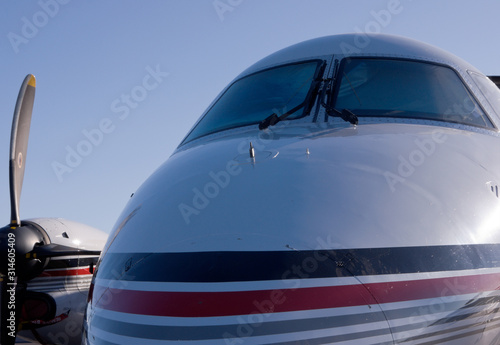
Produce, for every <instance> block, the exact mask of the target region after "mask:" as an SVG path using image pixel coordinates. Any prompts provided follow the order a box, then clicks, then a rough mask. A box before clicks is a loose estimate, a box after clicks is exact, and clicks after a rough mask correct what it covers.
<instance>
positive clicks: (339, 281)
mask: <svg viewBox="0 0 500 345" xmlns="http://www.w3.org/2000/svg"><path fill="white" fill-rule="evenodd" d="M478 273H481V274H493V273H498V274H500V268H485V269H481V270H465V271H448V272H420V273H402V274H391V275H382V274H380V275H374V276H361V277H340V278H315V279H314V278H313V279H283V280H261V281H239V282H224V283H221V282H216V283H179V282H156V281H153V282H151V281H130V280H118V279H101V278H96V284H98V285H101V286H106V287H110V288H117V289H127V290H140V291H183V292H203V291H212V292H215V291H253V290H276V289H290V288H294V289H296V288H299V287H300V288H305V287H319V286H336V285H356V284H359V283H360V282H361V283H363V284H369V283H383V282H387V281H391V282H395V281H407V280H417V279H432V278H453V277H459V276H470V275H477V274H478Z"/></svg>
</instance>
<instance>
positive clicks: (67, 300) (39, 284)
mask: <svg viewBox="0 0 500 345" xmlns="http://www.w3.org/2000/svg"><path fill="white" fill-rule="evenodd" d="M28 221H29V222H30V223H34V224H37V225H38V226H40V227H41V228H42V229H43V230H44V231H45V232H46V233H47V235H48V237H49V239H50V243H55V244H60V245H65V246H71V247H73V248H80V249H86V250H97V251H99V250H101V249H102V244H103V243H104V242H105V241H106V238H107V234H106V233H104V232H103V231H101V230H98V229H95V228H92V227H90V226H88V225H84V224H81V223H77V222H74V221H70V220H66V219H62V218H37V219H30V220H28ZM96 262H97V256H62V257H57V258H52V259H50V261H49V263H48V265H47V267H46V268H45V270H44V272H43V273H42V274H41V275H40V276H38V277H36V278H34V279H32V280H30V281H29V283H28V287H27V290H28V292H29V293H35V294H39V293H41V294H46V295H48V296H50V298H52V300H53V303H54V305H55V310H54V311H53V313H52V314H53V315H52V317H51V318H50V319H49V320H32V321H31V322H29V324H24V325H23V328H24V329H25V330H23V331H20V332H19V333H18V337H19V338H20V339H26V340H30V341H37V342H38V341H42V343H49V344H71V345H76V344H80V343H81V325H82V322H83V316H84V311H85V305H86V301H87V296H88V291H89V286H90V281H91V277H92V273H91V272H90V265H91V263H93V265H95V263H96ZM30 328H32V330H31V329H30Z"/></svg>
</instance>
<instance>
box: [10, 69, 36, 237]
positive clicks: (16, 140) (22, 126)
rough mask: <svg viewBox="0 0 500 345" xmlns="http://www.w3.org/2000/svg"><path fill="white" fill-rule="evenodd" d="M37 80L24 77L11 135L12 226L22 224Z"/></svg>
mask: <svg viewBox="0 0 500 345" xmlns="http://www.w3.org/2000/svg"><path fill="white" fill-rule="evenodd" d="M35 88H36V80H35V77H34V76H33V75H31V74H28V75H27V76H26V78H24V81H23V84H22V85H21V89H20V90H19V95H18V97H17V102H16V108H15V110H14V119H13V120H12V132H11V137H10V161H9V168H10V175H9V182H10V205H11V217H10V219H11V227H19V226H21V218H20V217H19V200H20V196H21V190H22V187H23V179H24V168H25V163H26V153H27V151H28V138H29V132H30V124H31V114H32V110H33V102H34V100H35Z"/></svg>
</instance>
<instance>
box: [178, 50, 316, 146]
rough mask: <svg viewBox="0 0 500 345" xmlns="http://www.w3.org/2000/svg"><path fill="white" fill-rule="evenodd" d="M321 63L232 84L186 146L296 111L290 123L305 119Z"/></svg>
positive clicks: (295, 66) (274, 70)
mask: <svg viewBox="0 0 500 345" xmlns="http://www.w3.org/2000/svg"><path fill="white" fill-rule="evenodd" d="M321 65H322V61H320V60H315V61H308V62H303V63H297V64H290V65H284V66H280V67H276V68H272V69H268V70H264V71H262V72H258V73H255V74H251V75H249V76H246V77H244V78H242V79H240V80H238V81H236V82H235V83H233V84H232V85H231V86H230V87H229V88H228V89H227V90H226V92H225V93H224V94H223V95H222V96H221V97H220V98H219V100H218V101H217V102H216V103H215V104H214V105H213V106H212V108H211V109H210V110H209V111H208V112H207V113H206V114H205V116H204V117H203V118H202V119H201V120H200V122H199V123H198V125H197V126H196V127H195V128H194V129H193V130H192V131H191V133H189V135H188V136H187V137H186V139H185V140H184V142H188V141H191V140H193V139H196V138H199V137H201V136H204V135H207V134H211V133H215V132H218V131H222V130H225V129H230V128H235V127H241V126H246V125H250V124H258V123H259V122H260V121H262V120H264V119H265V118H267V117H268V116H269V115H271V114H273V113H275V114H277V115H278V116H279V115H281V114H284V113H286V112H288V111H290V110H291V109H294V108H296V107H297V110H296V111H295V112H293V113H292V114H290V116H288V117H287V119H296V118H299V117H302V116H304V115H306V114H305V111H304V110H305V109H307V104H308V101H309V97H310V95H311V91H312V88H313V86H314V85H315V83H314V81H315V79H316V77H317V74H318V73H319V69H320V66H321Z"/></svg>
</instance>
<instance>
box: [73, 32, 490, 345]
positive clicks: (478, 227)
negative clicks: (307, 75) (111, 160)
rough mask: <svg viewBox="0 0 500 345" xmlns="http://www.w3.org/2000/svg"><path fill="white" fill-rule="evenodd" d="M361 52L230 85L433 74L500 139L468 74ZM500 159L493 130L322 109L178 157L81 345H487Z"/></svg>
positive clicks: (390, 49)
mask: <svg viewBox="0 0 500 345" xmlns="http://www.w3.org/2000/svg"><path fill="white" fill-rule="evenodd" d="M362 38H363V37H361V36H357V35H339V36H332V37H326V38H320V39H316V40H311V41H307V42H304V43H301V44H298V45H295V46H292V47H290V48H287V49H284V50H282V51H280V52H277V53H275V54H273V55H271V56H270V57H267V58H265V59H263V60H261V61H260V62H257V63H256V64H255V65H254V66H252V67H250V68H249V69H248V70H246V71H245V72H243V73H242V75H240V76H239V77H238V78H240V77H242V76H245V75H247V74H250V73H254V72H256V71H259V70H262V69H265V68H269V67H270V66H277V65H281V64H285V63H289V62H291V61H302V60H310V59H315V58H318V57H322V58H323V59H324V58H325V57H327V59H329V60H328V61H327V62H328V63H331V62H332V61H333V60H332V58H333V59H339V60H341V59H342V58H344V57H345V56H346V55H348V56H360V55H363V56H371V57H381V56H384V57H393V58H394V57H401V58H405V59H412V60H421V61H432V62H438V63H440V64H444V65H447V66H450V67H451V68H453V69H454V70H455V71H456V72H457V73H458V74H459V75H460V77H461V78H462V79H463V81H464V82H465V84H466V85H467V86H468V88H469V90H470V92H472V93H473V94H474V96H475V98H476V99H477V101H478V102H479V103H480V104H481V107H482V108H483V109H484V111H485V112H486V113H487V114H488V116H489V118H490V120H491V121H492V123H493V124H494V126H495V127H498V126H499V124H500V119H499V118H498V116H497V115H496V112H495V110H494V109H492V108H491V106H490V105H489V103H488V102H486V99H485V97H484V96H483V95H482V94H480V92H479V90H478V88H477V87H476V85H475V84H474V82H473V81H472V79H471V78H470V76H469V74H468V72H467V71H475V72H477V71H476V70H475V69H474V68H473V67H471V66H470V65H468V64H467V63H465V62H463V61H461V60H460V59H458V58H456V57H453V56H451V55H450V54H448V53H446V52H443V51H441V50H440V49H437V48H434V47H430V46H428V45H425V44H422V43H418V42H415V41H412V40H406V39H403V38H400V37H394V36H386V35H380V36H366V37H364V38H363V39H365V42H368V43H366V45H364V46H362V47H361V45H360V44H359V42H360V40H361V39H362ZM356 42H358V45H356ZM349 47H353V48H355V49H354V50H353V49H352V48H349ZM329 66H331V64H330V65H329ZM326 70H327V71H328V70H329V68H327V69H326ZM238 78H237V79H238ZM496 111H500V109H496ZM250 142H251V143H252V145H250ZM499 144H500V138H499V133H498V131H497V129H496V128H492V129H482V128H477V127H471V126H465V125H460V124H454V123H448V122H440V121H430V120H417V119H403V118H367V117H359V124H358V125H357V126H352V125H350V124H349V123H347V122H344V121H342V120H340V119H338V118H331V117H326V116H325V110H324V108H323V107H322V106H321V105H320V104H319V102H318V101H316V102H315V106H314V107H313V108H312V110H311V114H310V115H309V116H306V117H304V118H302V119H298V120H291V121H284V122H281V123H279V124H278V125H276V126H274V127H270V128H268V129H266V130H263V131H259V130H258V128H257V126H256V125H251V126H245V127H240V128H237V129H230V130H225V131H221V132H218V133H215V134H211V135H207V136H204V137H201V138H199V139H195V140H193V141H190V142H188V143H186V144H184V145H181V146H180V147H179V148H178V149H177V151H176V152H175V153H174V154H173V155H172V157H170V159H169V160H168V161H167V162H166V163H164V164H163V165H162V166H161V167H160V168H159V169H158V170H157V171H156V172H155V173H154V174H153V175H152V176H151V177H150V178H149V179H148V180H147V181H146V182H145V183H144V184H143V186H141V188H140V189H139V190H138V191H137V192H136V193H135V194H134V195H133V197H132V198H131V200H130V201H129V204H128V205H127V206H126V208H125V210H124V211H123V214H122V215H121V217H120V218H119V220H118V222H117V225H116V226H115V229H114V231H113V232H112V233H111V235H110V237H109V239H108V243H107V244H106V246H105V248H104V251H103V255H102V256H101V259H100V262H99V265H98V268H97V271H96V273H95V276H94V280H93V286H92V288H91V293H90V296H89V304H88V306H87V311H86V320H85V324H84V337H83V343H84V344H135V343H137V341H138V339H140V342H141V344H170V343H172V344H173V343H175V344H178V343H181V344H331V343H343V344H395V343H399V342H405V343H408V344H437V343H453V344H472V343H474V344H496V343H497V342H498V339H499V337H500V336H499V330H500V315H499V313H498V307H499V301H500V295H499V293H498V288H499V287H500V279H499V278H500V265H499V264H498V263H499V262H500V231H499V230H500V197H499V191H498V189H499V184H500V151H499V150H497V149H496V148H497V147H498V146H499ZM251 146H252V147H253V152H254V155H255V157H254V158H252V156H251V154H250V153H249V151H250V150H251Z"/></svg>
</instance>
